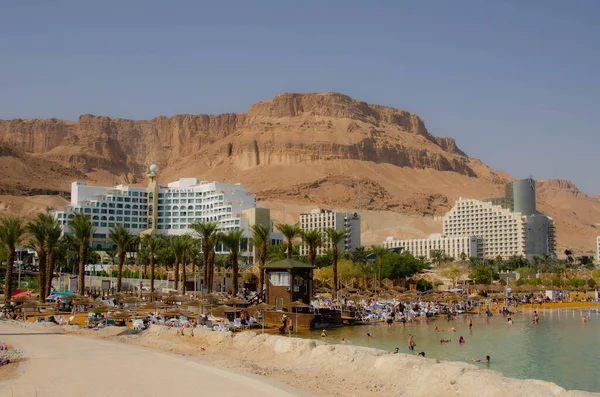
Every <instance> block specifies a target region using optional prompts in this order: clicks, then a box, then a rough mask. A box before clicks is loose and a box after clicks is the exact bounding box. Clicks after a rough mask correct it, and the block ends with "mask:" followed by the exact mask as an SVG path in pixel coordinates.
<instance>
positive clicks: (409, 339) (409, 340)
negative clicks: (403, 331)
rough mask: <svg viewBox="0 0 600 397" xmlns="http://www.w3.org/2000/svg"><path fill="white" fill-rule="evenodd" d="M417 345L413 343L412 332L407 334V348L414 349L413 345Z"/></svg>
mask: <svg viewBox="0 0 600 397" xmlns="http://www.w3.org/2000/svg"><path fill="white" fill-rule="evenodd" d="M416 346H417V344H416V343H415V339H414V338H413V336H412V334H409V335H408V350H415V347H416Z"/></svg>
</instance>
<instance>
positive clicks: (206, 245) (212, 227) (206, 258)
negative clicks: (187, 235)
mask: <svg viewBox="0 0 600 397" xmlns="http://www.w3.org/2000/svg"><path fill="white" fill-rule="evenodd" d="M218 227H219V223H218V222H198V223H192V224H191V225H190V229H192V230H194V231H195V232H196V233H197V234H198V236H200V239H201V240H202V256H203V257H202V262H203V263H204V282H205V283H206V285H207V289H208V291H209V292H210V291H212V283H210V280H209V278H210V276H211V275H210V269H211V264H210V257H211V242H212V241H211V238H212V237H213V236H214V235H215V234H216V233H217V228H218ZM215 245H216V242H215ZM215 245H213V248H212V251H214V246H215ZM213 255H214V254H213Z"/></svg>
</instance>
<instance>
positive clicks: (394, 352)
mask: <svg viewBox="0 0 600 397" xmlns="http://www.w3.org/2000/svg"><path fill="white" fill-rule="evenodd" d="M399 351H400V349H398V348H395V349H394V350H393V351H392V354H398V352H399Z"/></svg>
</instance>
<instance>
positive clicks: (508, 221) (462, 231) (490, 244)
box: [383, 179, 556, 259]
mask: <svg viewBox="0 0 600 397" xmlns="http://www.w3.org/2000/svg"><path fill="white" fill-rule="evenodd" d="M505 192H506V194H505V196H504V197H498V198H490V199H469V198H462V197H461V198H459V199H458V200H457V201H456V203H455V204H454V207H453V208H452V209H451V210H450V211H449V212H448V213H447V214H446V215H445V216H444V218H443V221H442V222H443V232H442V234H441V235H432V236H430V237H429V238H426V239H415V240H396V239H394V238H393V237H388V238H387V239H386V240H385V241H384V242H383V244H384V245H385V246H387V247H404V248H405V249H406V250H407V251H409V252H410V253H412V254H413V255H415V256H425V257H427V258H429V257H430V256H429V253H427V252H426V250H427V249H428V248H430V247H431V248H430V250H441V251H443V253H444V254H445V255H448V256H451V257H453V258H460V257H461V256H467V257H471V256H477V257H481V258H486V259H493V258H496V257H501V258H503V259H507V258H510V257H511V256H523V257H526V258H528V259H531V258H533V257H534V256H540V257H541V256H544V255H550V256H552V257H554V256H555V255H556V242H555V226H554V221H553V220H552V218H550V217H548V216H546V215H544V214H542V213H539V212H537V210H536V198H535V181H534V180H533V179H523V180H519V181H515V182H511V183H509V184H507V185H506V189H505ZM434 247H435V248H434Z"/></svg>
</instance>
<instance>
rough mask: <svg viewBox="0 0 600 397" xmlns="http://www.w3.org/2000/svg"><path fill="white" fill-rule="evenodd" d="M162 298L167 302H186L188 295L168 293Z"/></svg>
mask: <svg viewBox="0 0 600 397" xmlns="http://www.w3.org/2000/svg"><path fill="white" fill-rule="evenodd" d="M164 300H165V301H167V302H187V301H189V300H190V297H189V296H185V295H169V296H165V297H164Z"/></svg>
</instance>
